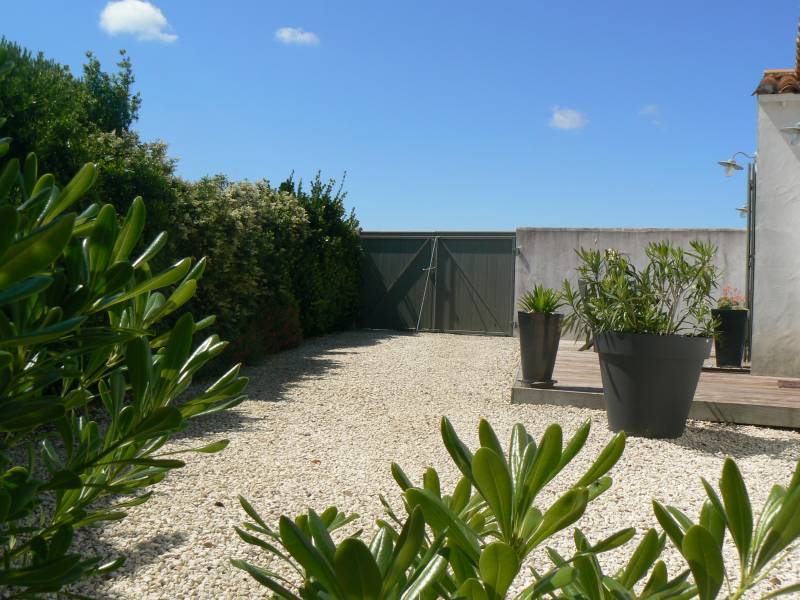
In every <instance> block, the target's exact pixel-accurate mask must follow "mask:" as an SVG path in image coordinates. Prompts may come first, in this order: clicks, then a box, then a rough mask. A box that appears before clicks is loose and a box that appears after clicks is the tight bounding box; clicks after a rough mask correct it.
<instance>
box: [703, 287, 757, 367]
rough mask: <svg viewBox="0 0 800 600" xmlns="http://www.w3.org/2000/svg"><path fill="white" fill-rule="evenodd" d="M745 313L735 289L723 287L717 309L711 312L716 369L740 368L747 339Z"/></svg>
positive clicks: (742, 301)
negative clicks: (713, 325) (713, 324)
mask: <svg viewBox="0 0 800 600" xmlns="http://www.w3.org/2000/svg"><path fill="white" fill-rule="evenodd" d="M747 312H748V311H747V308H745V305H744V298H743V297H742V296H740V295H739V294H738V293H737V291H736V290H735V289H733V288H731V287H730V286H725V287H724V288H723V289H722V297H721V298H720V299H719V300H718V301H717V308H715V309H713V310H712V311H711V314H712V315H713V317H714V322H715V333H716V335H715V336H714V354H715V355H716V360H717V366H718V367H722V368H724V367H736V368H741V366H742V357H743V356H744V344H745V339H746V337H747Z"/></svg>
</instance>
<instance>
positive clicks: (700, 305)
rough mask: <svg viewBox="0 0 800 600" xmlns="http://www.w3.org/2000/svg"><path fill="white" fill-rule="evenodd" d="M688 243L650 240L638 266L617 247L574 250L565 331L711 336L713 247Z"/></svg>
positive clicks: (714, 282)
mask: <svg viewBox="0 0 800 600" xmlns="http://www.w3.org/2000/svg"><path fill="white" fill-rule="evenodd" d="M690 246H691V249H690V250H685V249H683V248H680V247H678V246H675V245H673V244H672V243H671V242H660V243H655V242H653V243H651V244H648V246H647V248H646V249H645V254H646V256H647V261H648V262H647V264H646V265H645V266H644V268H643V269H641V270H640V269H637V268H636V266H635V265H634V264H633V263H632V262H631V259H630V257H628V256H627V255H625V254H622V253H620V252H618V251H617V250H613V249H610V250H605V251H603V252H600V251H599V250H586V249H584V248H581V249H580V250H576V252H577V253H578V257H579V259H580V263H579V265H578V268H577V270H578V285H577V287H573V285H572V284H571V283H570V282H569V280H566V281H564V292H563V297H564V301H565V303H566V304H567V305H568V306H569V307H570V308H571V314H569V315H567V318H566V319H565V321H564V330H565V331H574V332H576V333H578V334H579V335H581V336H583V337H585V338H586V340H587V341H589V340H590V339H591V337H592V336H593V335H596V334H599V333H604V332H616V333H650V334H656V335H690V336H703V337H710V336H712V335H713V333H714V321H713V319H712V316H711V308H712V298H711V293H712V292H713V291H714V290H715V289H716V288H717V285H718V280H719V270H718V269H717V267H716V266H715V265H714V255H715V254H716V248H715V247H714V246H713V245H712V244H710V243H703V242H700V241H694V242H691V243H690Z"/></svg>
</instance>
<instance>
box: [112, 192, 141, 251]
mask: <svg viewBox="0 0 800 600" xmlns="http://www.w3.org/2000/svg"><path fill="white" fill-rule="evenodd" d="M145 212H146V211H145V205H144V200H143V199H142V197H141V196H136V198H134V199H133V202H131V205H130V208H128V214H127V215H125V220H124V221H123V223H122V227H120V230H119V235H118V236H117V239H116V241H115V242H114V248H113V251H112V256H113V259H114V262H118V261H127V260H128V259H129V258H130V256H131V252H133V249H134V248H135V247H136V244H137V243H138V242H139V238H141V237H142V231H144V219H145Z"/></svg>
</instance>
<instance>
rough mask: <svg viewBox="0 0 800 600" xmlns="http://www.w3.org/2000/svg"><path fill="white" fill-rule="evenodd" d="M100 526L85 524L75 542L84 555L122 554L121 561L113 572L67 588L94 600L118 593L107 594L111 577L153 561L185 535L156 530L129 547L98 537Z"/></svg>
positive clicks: (125, 575) (111, 557)
mask: <svg viewBox="0 0 800 600" xmlns="http://www.w3.org/2000/svg"><path fill="white" fill-rule="evenodd" d="M102 531H103V530H102V528H94V527H87V528H85V529H82V530H80V531H79V532H78V533H77V534H76V545H77V546H78V547H79V548H80V549H81V552H82V553H83V554H84V555H87V556H100V557H103V560H104V561H105V560H114V559H116V558H117V557H119V556H124V557H125V563H124V564H123V565H122V566H121V567H120V568H119V569H117V570H116V571H114V572H113V573H111V574H109V575H107V576H100V577H96V578H93V579H87V580H84V581H82V582H80V583H79V584H77V585H75V586H73V587H71V588H70V590H69V591H70V592H73V593H80V594H88V595H89V596H91V597H92V598H94V599H95V600H114V599H116V598H118V597H119V596H116V595H111V593H110V592H109V591H108V590H107V588H109V587H110V586H111V585H112V584H113V582H114V580H115V579H117V578H119V577H122V578H130V577H131V575H132V574H134V573H136V571H137V570H138V569H140V568H141V567H144V566H146V565H148V564H151V563H154V562H157V561H159V560H160V559H161V557H162V555H163V554H164V553H165V552H167V551H169V550H170V549H171V548H174V547H176V546H179V545H180V544H182V543H184V542H185V541H186V539H187V536H186V534H184V533H182V532H179V531H171V532H169V533H156V534H154V535H152V536H151V537H149V538H148V539H146V540H142V541H140V542H138V543H136V544H135V545H134V546H133V547H131V548H117V547H115V546H112V545H111V544H108V543H107V542H105V541H104V540H103V538H102V535H103V533H102Z"/></svg>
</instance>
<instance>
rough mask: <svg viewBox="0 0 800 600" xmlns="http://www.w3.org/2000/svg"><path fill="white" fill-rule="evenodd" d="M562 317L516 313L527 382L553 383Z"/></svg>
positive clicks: (523, 375) (549, 314)
mask: <svg viewBox="0 0 800 600" xmlns="http://www.w3.org/2000/svg"><path fill="white" fill-rule="evenodd" d="M563 318H564V315H562V314H560V313H529V312H523V311H519V312H518V313H517V322H518V323H519V353H520V364H521V365H522V379H523V380H524V381H526V382H528V383H537V382H539V383H543V382H549V381H551V380H552V378H553V368H554V367H555V365H556V355H557V354H558V341H559V340H560V339H561V321H562V319H563Z"/></svg>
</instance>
